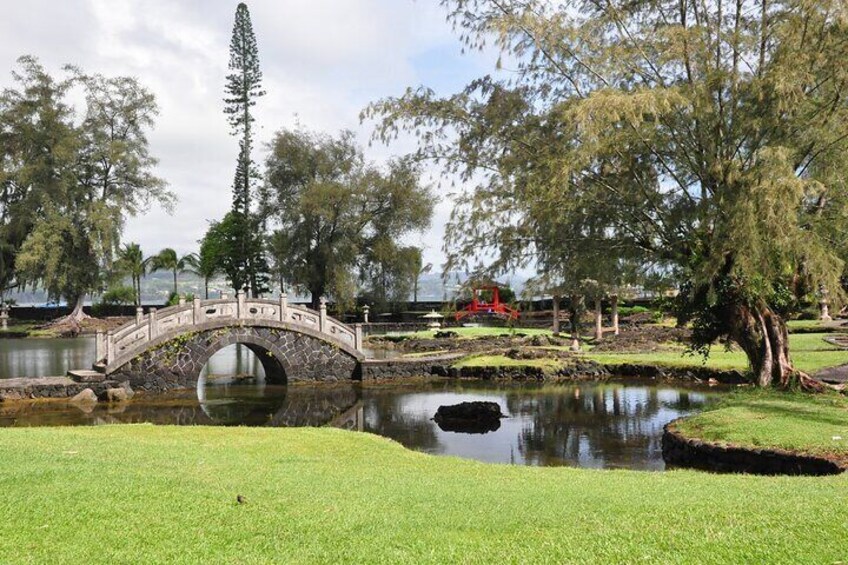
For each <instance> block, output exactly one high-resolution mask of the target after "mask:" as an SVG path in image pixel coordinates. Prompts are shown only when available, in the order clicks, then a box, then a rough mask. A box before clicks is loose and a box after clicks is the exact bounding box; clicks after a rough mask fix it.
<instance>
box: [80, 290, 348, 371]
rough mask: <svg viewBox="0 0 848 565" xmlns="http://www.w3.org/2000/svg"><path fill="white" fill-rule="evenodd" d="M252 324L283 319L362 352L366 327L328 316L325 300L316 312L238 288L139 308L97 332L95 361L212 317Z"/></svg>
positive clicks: (131, 351)
mask: <svg viewBox="0 0 848 565" xmlns="http://www.w3.org/2000/svg"><path fill="white" fill-rule="evenodd" d="M242 321H244V322H250V323H252V324H256V323H260V324H261V322H262V321H268V322H274V323H284V324H287V325H288V326H290V327H291V328H292V330H294V331H297V330H298V329H301V328H302V329H306V330H308V331H311V332H312V333H314V332H319V333H320V334H322V335H323V336H325V337H326V338H327V340H328V341H330V342H336V343H339V344H341V345H344V346H347V347H349V348H352V349H355V350H356V351H359V352H361V351H362V329H361V326H359V325H358V324H357V326H356V328H351V327H349V326H347V325H345V324H342V323H341V322H339V321H337V320H335V319H333V318H331V317H329V316H327V307H326V304H325V302H324V300H323V299H322V301H321V308H320V310H319V311H318V312H316V311H315V310H311V309H309V308H303V307H300V306H294V305H292V304H289V303H288V299H287V297H286V295H282V296H281V297H280V298H279V299H278V300H264V299H258V298H246V297H245V295H244V293H242V292H239V293H238V294H236V297H235V298H229V299H228V298H222V299H218V300H201V299H199V298H195V299H194V300H193V301H192V302H188V303H181V304H179V305H178V306H172V307H170V308H164V309H162V310H159V311H157V310H156V309H155V308H151V309H150V310H149V312H148V314H147V315H144V314H143V312H142V309H141V308H138V309H137V310H136V317H135V321H134V322H130V323H128V324H125V325H123V326H121V327H120V328H118V329H116V330H111V331H109V332H106V333H105V334H104V333H103V332H97V337H96V340H95V355H96V357H97V360H96V361H95V363H96V364H104V365H109V364H110V363H113V362H115V361H121V362H125V361H127V360H129V359H130V358H132V357H134V356H135V355H138V354H139V353H142V352H143V351H144V350H145V349H146V347H147V345H148V344H150V343H151V342H153V341H154V340H156V338H157V337H159V336H163V335H165V334H173V333H175V332H177V333H179V332H181V331H186V332H188V331H191V330H192V328H193V327H195V326H200V325H203V324H207V323H209V322H213V323H222V324H224V325H233V326H236V325H238V324H239V322H242Z"/></svg>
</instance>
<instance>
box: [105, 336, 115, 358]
mask: <svg viewBox="0 0 848 565" xmlns="http://www.w3.org/2000/svg"><path fill="white" fill-rule="evenodd" d="M114 358H115V339H114V333H113V332H112V330H109V331H108V332H106V362H107V363H108V362H109V361H111V360H112V359H114Z"/></svg>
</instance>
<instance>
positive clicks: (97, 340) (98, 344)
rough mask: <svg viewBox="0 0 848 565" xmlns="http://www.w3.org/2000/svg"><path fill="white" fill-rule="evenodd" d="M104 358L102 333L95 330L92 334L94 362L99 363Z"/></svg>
mask: <svg viewBox="0 0 848 565" xmlns="http://www.w3.org/2000/svg"><path fill="white" fill-rule="evenodd" d="M105 356H106V348H105V347H104V343H103V331H102V330H97V332H95V334H94V362H95V363H99V362H100V360H101V359H103V357H105Z"/></svg>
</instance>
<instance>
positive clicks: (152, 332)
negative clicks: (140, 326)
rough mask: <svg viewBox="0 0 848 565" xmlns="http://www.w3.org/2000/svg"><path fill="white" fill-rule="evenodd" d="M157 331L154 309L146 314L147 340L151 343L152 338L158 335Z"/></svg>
mask: <svg viewBox="0 0 848 565" xmlns="http://www.w3.org/2000/svg"><path fill="white" fill-rule="evenodd" d="M158 329H159V328H157V327H156V308H151V309H150V312H149V313H148V314H147V333H148V334H149V336H150V337H149V338H148V339H149V340H150V341H153V339H154V338H156V336H157V335H158V334H159V332H158Z"/></svg>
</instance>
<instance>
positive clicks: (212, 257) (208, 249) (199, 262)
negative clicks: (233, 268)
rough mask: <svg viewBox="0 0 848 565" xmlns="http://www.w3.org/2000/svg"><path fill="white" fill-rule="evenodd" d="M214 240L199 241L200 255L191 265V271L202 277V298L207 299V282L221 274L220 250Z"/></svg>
mask: <svg viewBox="0 0 848 565" xmlns="http://www.w3.org/2000/svg"><path fill="white" fill-rule="evenodd" d="M217 243H218V242H216V241H215V239H214V238H208V237H204V238H203V239H202V240H200V253H198V255H197V257H196V261H194V264H193V265H192V269H193V270H194V272H195V273H197V274H198V275H199V276H201V277H203V296H204V298H206V299H207V300H208V299H209V281H210V280H212V277H214V276H215V275H217V274H218V273H219V272H221V266H220V263H221V259H220V258H221V250H220V249H219V247H217Z"/></svg>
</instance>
